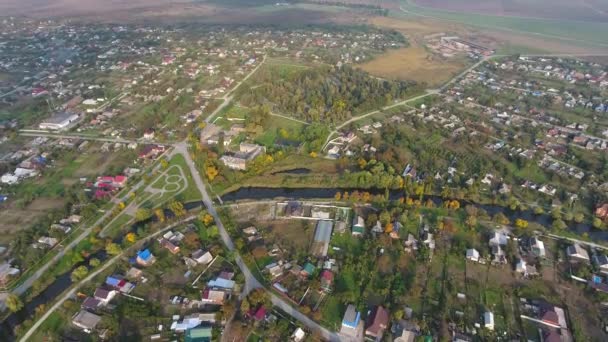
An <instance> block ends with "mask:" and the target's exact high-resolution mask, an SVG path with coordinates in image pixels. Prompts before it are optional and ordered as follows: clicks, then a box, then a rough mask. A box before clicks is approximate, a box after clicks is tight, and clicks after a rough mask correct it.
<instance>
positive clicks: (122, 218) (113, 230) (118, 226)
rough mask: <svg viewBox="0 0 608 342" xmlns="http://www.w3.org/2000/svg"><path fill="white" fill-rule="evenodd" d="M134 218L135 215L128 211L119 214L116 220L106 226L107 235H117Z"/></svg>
mask: <svg viewBox="0 0 608 342" xmlns="http://www.w3.org/2000/svg"><path fill="white" fill-rule="evenodd" d="M132 219H133V217H132V216H131V215H129V214H127V213H122V214H120V215H118V216H117V217H116V218H115V219H114V221H112V223H111V224H109V225H108V226H107V227H106V229H105V232H106V234H107V236H116V235H117V233H118V232H120V231H121V230H122V228H124V227H125V226H126V225H127V224H128V223H129V221H131V220H132Z"/></svg>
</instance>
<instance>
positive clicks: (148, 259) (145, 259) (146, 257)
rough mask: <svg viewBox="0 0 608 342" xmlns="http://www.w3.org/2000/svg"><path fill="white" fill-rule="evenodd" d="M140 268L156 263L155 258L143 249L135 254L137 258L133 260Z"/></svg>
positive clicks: (147, 250)
mask: <svg viewBox="0 0 608 342" xmlns="http://www.w3.org/2000/svg"><path fill="white" fill-rule="evenodd" d="M135 261H136V262H137V264H138V265H140V266H150V265H152V264H154V262H156V258H155V257H154V255H152V252H150V250H149V249H147V248H146V249H144V250H141V251H139V252H137V258H136V259H135Z"/></svg>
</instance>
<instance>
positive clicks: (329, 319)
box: [319, 295, 346, 331]
mask: <svg viewBox="0 0 608 342" xmlns="http://www.w3.org/2000/svg"><path fill="white" fill-rule="evenodd" d="M319 310H321V314H322V317H323V318H321V322H320V323H321V324H322V325H324V326H326V327H328V328H329V329H331V330H334V331H337V330H339V328H340V324H341V321H342V316H343V315H344V311H345V310H346V307H345V306H344V305H343V304H342V303H341V302H340V300H338V299H337V298H336V297H334V296H332V295H329V296H328V298H327V299H326V300H325V302H324V303H323V304H322V305H321V307H320V308H319Z"/></svg>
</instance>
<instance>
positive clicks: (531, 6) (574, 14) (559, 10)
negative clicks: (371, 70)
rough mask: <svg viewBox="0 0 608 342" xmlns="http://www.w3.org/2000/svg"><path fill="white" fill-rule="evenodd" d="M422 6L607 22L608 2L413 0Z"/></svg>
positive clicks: (499, 14) (507, 14) (483, 12)
mask: <svg viewBox="0 0 608 342" xmlns="http://www.w3.org/2000/svg"><path fill="white" fill-rule="evenodd" d="M414 2H415V3H416V4H417V5H419V6H424V7H432V8H435V9H442V10H450V11H454V12H468V13H482V14H491V15H498V16H515V17H535V18H548V19H569V20H584V21H599V22H602V21H605V20H606V19H607V18H608V13H607V11H608V5H607V4H606V3H605V2H604V3H601V2H600V1H597V0H596V1H581V0H579V1H573V0H508V1H504V0H486V1H483V2H480V1H476V0H414Z"/></svg>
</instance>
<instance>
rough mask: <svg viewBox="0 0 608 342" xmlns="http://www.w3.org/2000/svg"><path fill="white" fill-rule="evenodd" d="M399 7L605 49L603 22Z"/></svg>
mask: <svg viewBox="0 0 608 342" xmlns="http://www.w3.org/2000/svg"><path fill="white" fill-rule="evenodd" d="M401 5H402V8H403V10H404V11H405V12H406V13H407V14H409V15H416V16H422V17H428V18H434V19H441V20H450V21H453V22H458V23H462V24H467V25H473V26H476V27H481V28H490V29H499V30H507V31H512V32H520V33H526V34H532V35H535V36H541V37H546V38H552V39H560V40H563V41H568V42H572V43H576V44H583V45H587V46H592V47H593V46H595V47H608V35H607V34H606V32H608V23H605V22H581V21H572V20H570V21H568V20H559V19H539V18H523V17H513V16H497V15H484V14H472V13H459V12H452V11H446V10H439V9H433V8H427V7H421V6H418V5H416V4H414V3H413V1H412V0H402V1H401Z"/></svg>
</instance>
